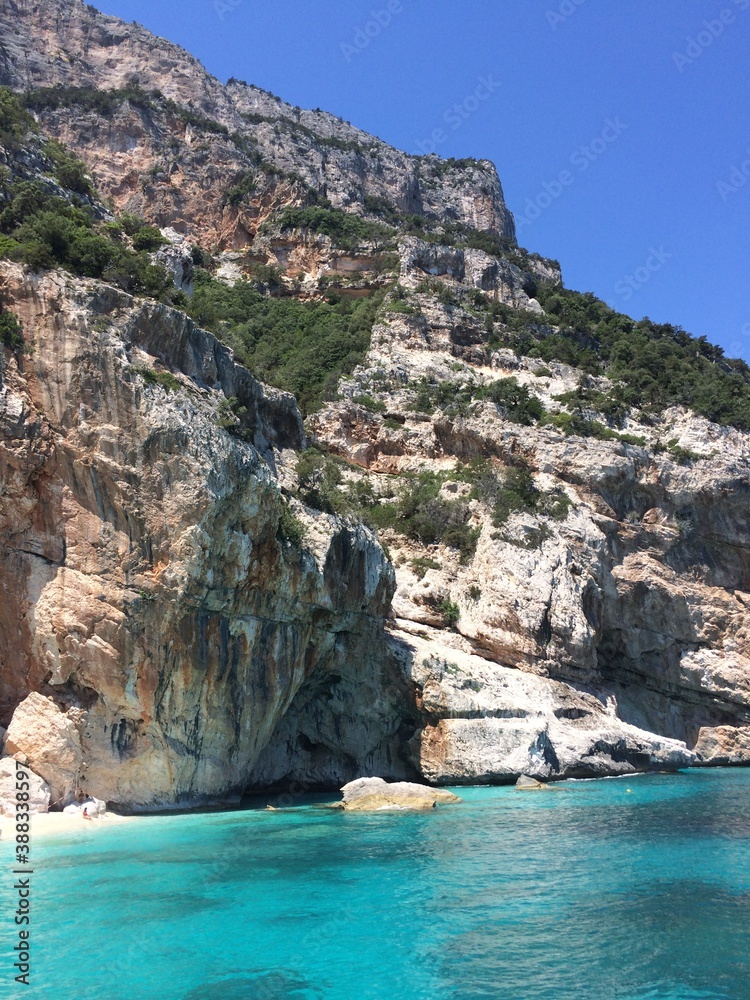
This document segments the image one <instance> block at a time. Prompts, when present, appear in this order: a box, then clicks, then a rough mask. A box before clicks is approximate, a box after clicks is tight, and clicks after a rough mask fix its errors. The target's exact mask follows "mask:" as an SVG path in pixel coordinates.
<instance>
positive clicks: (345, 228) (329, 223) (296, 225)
mask: <svg viewBox="0 0 750 1000" xmlns="http://www.w3.org/2000/svg"><path fill="white" fill-rule="evenodd" d="M277 225H278V227H279V228H280V229H281V231H282V232H284V231H285V230H288V229H309V230H310V231H311V232H313V233H320V234H321V235H323V236H329V237H330V238H331V240H332V241H333V243H334V245H335V246H337V247H340V248H341V249H343V250H355V249H357V248H358V247H360V246H361V245H362V244H363V243H368V242H382V241H383V240H384V239H386V238H388V237H390V236H391V230H389V229H386V228H385V227H384V226H383V225H381V224H380V223H377V222H369V221H368V220H367V219H362V218H360V217H359V216H358V215H352V214H351V213H350V212H344V211H342V210H341V209H340V208H324V207H321V206H320V205H314V206H312V207H310V208H285V209H284V211H283V212H282V213H281V215H280V216H279V217H278V220H277Z"/></svg>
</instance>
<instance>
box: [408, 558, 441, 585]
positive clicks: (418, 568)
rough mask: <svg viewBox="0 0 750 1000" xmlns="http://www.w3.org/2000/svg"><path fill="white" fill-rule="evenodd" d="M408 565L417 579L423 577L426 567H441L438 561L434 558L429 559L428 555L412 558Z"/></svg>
mask: <svg viewBox="0 0 750 1000" xmlns="http://www.w3.org/2000/svg"><path fill="white" fill-rule="evenodd" d="M409 565H410V566H411V569H412V572H413V573H414V575H415V576H416V578H417V579H418V580H421V579H422V578H423V577H424V575H425V573H426V572H427V570H428V569H441V565H440V563H439V562H437V560H435V559H430V558H429V556H418V557H417V558H416V559H412V561H411V562H410V563H409Z"/></svg>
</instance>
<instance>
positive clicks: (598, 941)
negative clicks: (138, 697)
mask: <svg viewBox="0 0 750 1000" xmlns="http://www.w3.org/2000/svg"><path fill="white" fill-rule="evenodd" d="M558 789H559V790H554V791H545V792H519V791H516V790H515V789H514V788H463V789H456V791H457V792H458V794H459V795H461V797H462V798H463V800H464V801H463V802H462V804H460V805H456V806H450V807H448V806H443V807H439V808H438V809H436V810H434V811H431V812H430V813H429V814H408V813H379V814H369V815H365V814H356V813H355V814H346V815H345V814H342V813H340V812H336V811H332V810H326V809H322V808H320V803H321V801H323V800H322V799H321V798H320V797H318V798H315V797H308V798H302V799H298V800H295V804H294V805H293V806H292V807H289V808H284V809H280V810H279V811H275V812H274V811H266V810H265V809H264V808H262V806H263V804H264V803H259V804H258V805H259V806H260V807H259V808H249V809H243V810H240V811H233V812H214V813H201V814H189V815H184V814H182V815H171V816H155V817H149V818H139V819H137V820H135V821H133V822H131V823H126V824H119V825H112V826H109V827H105V828H99V829H96V830H94V829H90V828H88V827H86V828H81V829H76V830H75V831H71V833H70V834H68V833H64V834H62V835H60V836H57V837H53V836H49V837H47V838H44V839H43V838H41V837H40V838H37V840H36V841H35V843H34V844H33V852H34V876H33V882H32V890H33V909H32V935H33V938H32V940H33V944H32V955H33V959H32V972H31V985H30V986H29V987H28V988H27V987H25V986H17V985H16V984H15V983H14V982H13V978H12V972H11V964H12V959H11V958H10V954H11V947H12V943H13V941H14V936H13V935H14V929H13V927H12V923H11V919H12V918H11V917H10V916H9V914H8V907H6V905H4V906H3V914H2V924H3V932H2V939H3V949H2V951H3V954H2V966H0V977H1V980H0V995H1V996H3V997H12V998H17V997H24V998H32V997H33V998H36V997H50V998H52V997H54V998H59V1000H79V998H81V1000H84V998H97V1000H98V998H102V1000H151V998H153V1000H183V998H184V1000H244V998H252V1000H318V998H330V1000H359V998H373V1000H422V998H424V1000H448V998H450V1000H480V998H488V1000H489V998H491V1000H542V998H543V1000H568V998H570V1000H647V998H648V1000H699V998H700V1000H704V998H705V1000H708V998H732V1000H745V998H748V1000H750V770H731V769H726V770H710V771H701V770H696V771H690V772H686V773H682V774H677V775H670V776H666V775H649V776H638V777H632V776H631V777H628V778H626V779H622V778H618V779H605V780H599V781H579V782H572V781H571V782H564V783H562V784H561V785H559V786H558ZM270 801H273V800H270ZM282 801H288V800H282ZM8 847H9V845H7V844H1V843H0V861H1V862H2V877H3V882H4V885H3V897H4V900H5V901H7V900H8V898H9V890H10V887H11V884H12V883H11V881H10V880H11V878H12V875H11V874H10V859H9V856H8Z"/></svg>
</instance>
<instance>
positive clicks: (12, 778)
mask: <svg viewBox="0 0 750 1000" xmlns="http://www.w3.org/2000/svg"><path fill="white" fill-rule="evenodd" d="M24 770H25V773H26V774H28V775H29V781H28V783H29V786H30V787H29V791H28V796H29V798H28V804H29V812H30V813H32V814H35V813H46V812H47V811H48V809H49V803H50V788H49V785H48V784H47V782H46V781H44V780H43V779H42V778H40V777H39V775H38V774H34V773H33V771H30V769H29V768H28V767H26V768H25V769H24ZM16 772H17V768H16V761H15V760H14V758H13V757H3V759H2V760H0V815H2V816H11V817H15V815H16V802H17V798H16V796H17V790H16Z"/></svg>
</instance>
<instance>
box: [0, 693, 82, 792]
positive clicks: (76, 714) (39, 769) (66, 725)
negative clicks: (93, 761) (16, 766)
mask: <svg viewBox="0 0 750 1000" xmlns="http://www.w3.org/2000/svg"><path fill="white" fill-rule="evenodd" d="M80 716H81V710H80V709H75V708H73V709H70V710H69V711H68V712H67V713H63V712H61V711H60V709H59V708H58V707H57V705H55V703H54V702H53V701H52V699H51V698H45V697H43V696H42V695H41V694H39V693H38V692H36V691H32V692H31V694H30V695H29V696H28V697H27V698H25V699H24V700H23V701H22V702H21V704H20V705H19V706H18V708H17V709H16V710H15V712H14V713H13V718H12V719H11V723H10V726H8V733H7V735H6V737H5V752H6V753H9V754H13V755H16V754H20V755H21V759H23V760H26V761H27V762H28V764H29V767H31V769H32V770H33V771H34V772H35V773H36V774H38V775H39V776H40V777H41V778H43V779H44V781H45V782H46V783H47V784H48V785H49V794H50V802H51V804H52V805H53V806H55V807H57V808H63V807H64V806H67V805H69V804H70V803H71V801H72V800H73V799H74V798H75V794H76V792H77V791H78V789H79V788H80V779H81V771H82V765H83V753H82V749H81V740H80V735H79V731H78V723H79V722H80Z"/></svg>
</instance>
